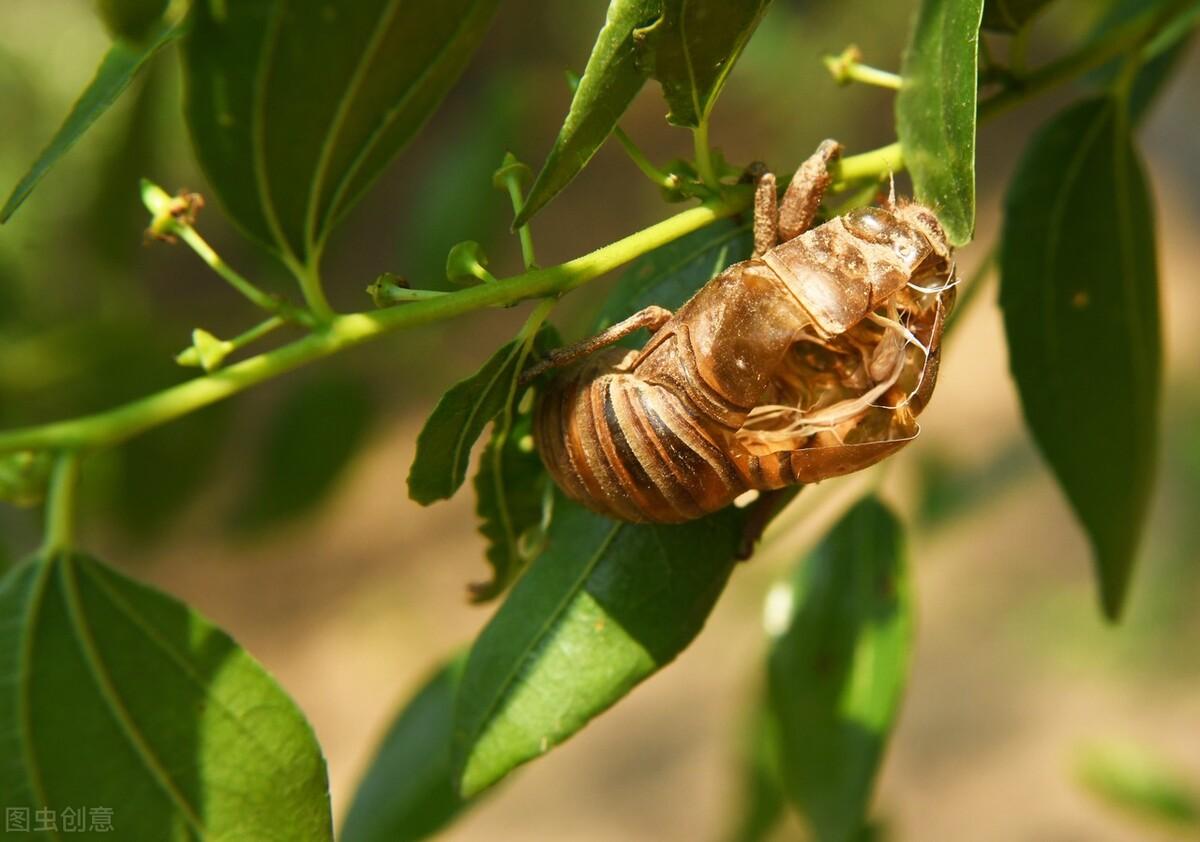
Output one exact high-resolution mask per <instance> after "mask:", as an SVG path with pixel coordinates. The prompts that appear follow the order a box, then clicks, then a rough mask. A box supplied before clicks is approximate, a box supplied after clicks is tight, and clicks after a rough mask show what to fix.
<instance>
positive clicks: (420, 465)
mask: <svg viewBox="0 0 1200 842" xmlns="http://www.w3.org/2000/svg"><path fill="white" fill-rule="evenodd" d="M527 353H528V349H527V347H526V344H525V341H524V340H523V339H521V338H517V339H514V340H513V341H512V342H509V343H508V344H506V345H503V346H502V347H501V348H500V350H499V351H497V352H496V353H494V354H492V356H491V357H490V358H489V359H488V361H487V362H485V363H484V364H483V367H482V368H480V369H479V371H477V372H475V373H474V374H472V375H471V376H470V377H468V378H466V379H464V380H460V381H458V382H457V383H455V384H454V385H453V386H451V387H450V388H449V389H448V390H447V391H446V393H445V394H444V395H442V397H441V400H439V401H438V402H437V406H435V407H434V408H433V412H432V413H431V414H430V416H429V418H428V420H426V422H425V426H424V427H422V428H421V432H420V434H419V435H418V436H417V455H416V456H415V457H414V458H413V463H412V468H410V469H409V472H408V496H409V497H411V498H412V499H413V500H416V501H417V502H418V503H420V504H421V505H422V506H428V505H429V504H430V503H434V502H437V501H438V500H449V499H450V498H451V497H453V496H454V492H455V491H457V490H458V487H459V486H460V485H462V484H463V480H465V479H466V478H467V463H468V462H469V461H470V459H471V448H472V446H474V444H475V441H476V440H477V439H478V438H479V435H480V434H481V433H482V432H483V428H484V427H486V426H487V425H488V422H489V421H491V420H492V419H493V418H495V417H496V415H497V414H498V413H499V412H500V411H501V410H502V409H504V406H505V404H506V403H507V402H508V400H509V397H510V395H511V394H512V390H513V389H514V383H515V382H516V378H517V376H518V375H519V374H520V373H521V368H522V365H523V363H524V360H525V358H526V356H527Z"/></svg>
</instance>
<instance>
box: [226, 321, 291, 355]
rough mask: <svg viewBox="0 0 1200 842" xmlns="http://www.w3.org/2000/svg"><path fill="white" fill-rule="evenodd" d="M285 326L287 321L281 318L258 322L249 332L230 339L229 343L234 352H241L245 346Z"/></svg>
mask: <svg viewBox="0 0 1200 842" xmlns="http://www.w3.org/2000/svg"><path fill="white" fill-rule="evenodd" d="M285 324H287V321H286V320H285V319H284V318H283V317H282V316H272V317H271V318H269V319H267V320H266V321H265V322H260V323H259V324H256V325H255V326H254V327H252V328H250V329H249V330H246V331H244V332H242V333H239V334H238V335H237V336H235V337H233V339H230V340H229V342H230V344H232V345H233V347H234V350H241V349H242V348H245V347H246V346H247V345H250V344H251V343H254V342H257V341H258V340H259V339H262V338H263V337H264V336H266V335H267V334H268V333H271V332H272V331H275V330H278V329H279V328H281V327H283V326H284V325H285Z"/></svg>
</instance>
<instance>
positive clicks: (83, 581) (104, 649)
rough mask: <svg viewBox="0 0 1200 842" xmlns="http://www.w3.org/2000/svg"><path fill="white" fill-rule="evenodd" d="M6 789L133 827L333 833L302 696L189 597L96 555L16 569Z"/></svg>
mask: <svg viewBox="0 0 1200 842" xmlns="http://www.w3.org/2000/svg"><path fill="white" fill-rule="evenodd" d="M0 792H2V793H4V796H3V797H4V805H5V806H6V807H7V808H9V809H20V808H26V809H28V810H29V811H30V812H31V813H34V811H36V810H38V809H49V810H52V811H54V813H55V815H56V816H57V817H58V820H59V821H60V822H61V821H65V820H64V819H63V816H64V815H65V811H66V810H68V809H70V810H77V809H79V808H80V807H84V808H86V809H87V810H88V811H89V814H88V817H87V819H88V821H92V820H93V819H94V817H95V810H96V809H98V808H100V809H104V808H107V809H110V810H111V814H110V816H111V824H112V828H113V833H112V837H113V838H118V839H146V840H150V839H154V840H164V842H170V840H179V842H184V840H192V839H197V838H202V839H262V840H296V841H297V842H309V840H312V841H313V842H317V840H330V839H332V827H331V820H330V809H329V793H328V783H327V779H326V774H325V762H324V760H323V759H322V757H321V752H320V748H319V747H318V746H317V742H316V739H315V738H314V736H313V733H312V729H311V728H310V727H309V725H308V723H307V722H305V720H304V717H303V716H302V715H301V713H300V711H299V710H298V709H297V708H296V706H295V704H293V702H292V701H291V700H290V699H289V698H288V697H287V696H286V695H285V694H284V693H283V691H282V690H280V688H279V687H278V685H276V684H275V682H274V681H272V680H271V678H270V677H269V676H268V675H267V673H266V672H265V671H264V670H263V669H262V667H261V666H259V665H258V664H257V663H256V662H255V661H254V660H253V659H252V658H251V657H250V656H249V655H248V654H247V653H246V652H245V651H244V650H243V649H241V648H240V647H238V645H237V644H236V643H234V642H233V641H232V640H231V639H230V638H229V637H228V636H227V635H226V634H225V633H224V632H222V631H220V630H219V629H217V628H215V627H214V626H212V625H211V624H209V623H208V622H207V621H205V620H203V619H202V618H200V617H199V616H198V615H197V614H195V613H193V612H192V611H190V610H189V609H188V608H187V606H185V605H183V604H182V603H180V602H177V601H176V600H174V599H171V598H170V597H168V596H165V595H163V594H161V593H159V592H157V591H154V590H151V589H150V588H147V587H145V586H144V585H140V584H137V583H136V582H133V581H130V580H129V579H126V578H125V577H123V576H120V575H118V574H117V573H115V572H114V571H112V570H110V569H108V568H106V567H104V566H103V565H101V564H99V563H97V562H95V561H93V560H91V559H88V558H86V557H83V556H80V555H61V556H56V557H54V558H52V559H49V560H46V561H32V562H26V563H25V564H22V565H21V566H20V567H18V568H16V569H15V570H13V571H11V572H10V573H9V574H8V575H7V576H6V577H5V578H4V579H3V580H2V581H0ZM31 826H32V822H31ZM70 835H71V834H69V833H68V834H67V836H68V837H69V836H70ZM97 836H98V834H97ZM34 838H45V837H44V836H41V835H38V836H36V837H34ZM55 838H57V836H55ZM88 838H91V836H89V837H88ZM98 838H107V837H99V836H98Z"/></svg>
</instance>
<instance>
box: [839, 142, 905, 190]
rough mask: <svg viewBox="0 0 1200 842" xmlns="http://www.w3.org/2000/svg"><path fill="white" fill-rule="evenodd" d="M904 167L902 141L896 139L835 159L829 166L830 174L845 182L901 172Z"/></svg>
mask: <svg viewBox="0 0 1200 842" xmlns="http://www.w3.org/2000/svg"><path fill="white" fill-rule="evenodd" d="M903 169H904V151H903V149H901V148H900V141H896V142H895V143H889V144H888V145H887V146H881V147H879V148H878V149H872V150H871V151H870V152H863V153H861V154H859V155H851V156H850V157H849V158H841V159H839V160H837V161H834V162H833V166H831V167H830V168H829V174H830V175H831V176H833V180H834V181H835V182H841V183H845V182H847V181H857V180H858V179H860V178H879V177H880V176H881V175H887V174H888V173H896V172H900V171H901V170H903Z"/></svg>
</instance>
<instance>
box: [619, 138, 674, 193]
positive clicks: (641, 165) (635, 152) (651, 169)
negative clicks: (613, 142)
mask: <svg viewBox="0 0 1200 842" xmlns="http://www.w3.org/2000/svg"><path fill="white" fill-rule="evenodd" d="M613 137H615V138H616V139H617V142H618V143H620V144H621V148H622V149H624V150H625V154H626V155H628V156H629V160H631V161H633V164H634V166H636V167H637V168H638V169H639V170H641V171H642V174H643V175H644V176H646V178H648V179H650V180H651V181H653V182H654V183H655V184H657V185H658V186H659V187H662V188H663V189H664V190H665V189H670V187H671V178H670V176H668V175H667V174H666V173H665V172H663V171H662V170H660V169H659V168H658V167H656V166H654V164H652V163H651V162H650V159H649V158H647V157H646V153H644V152H643V151H642V150H641V149H639V148H638V145H637V144H636V143H634V142H633V138H631V137H630V136H629V135H628V134H626V133H625V131H624V130H623V129H622V128H621V127H620V126H614V127H613Z"/></svg>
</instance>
